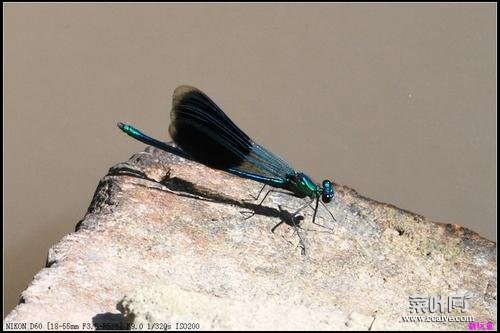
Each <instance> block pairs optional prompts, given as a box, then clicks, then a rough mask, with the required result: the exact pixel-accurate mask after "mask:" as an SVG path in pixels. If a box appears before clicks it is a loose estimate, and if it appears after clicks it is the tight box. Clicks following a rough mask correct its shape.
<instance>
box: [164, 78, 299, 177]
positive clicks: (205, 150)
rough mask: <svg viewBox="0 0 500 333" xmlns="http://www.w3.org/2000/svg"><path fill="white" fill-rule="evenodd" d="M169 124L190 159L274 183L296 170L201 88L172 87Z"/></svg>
mask: <svg viewBox="0 0 500 333" xmlns="http://www.w3.org/2000/svg"><path fill="white" fill-rule="evenodd" d="M170 118H171V124H170V127H169V131H170V135H171V136H172V139H173V140H174V142H175V143H176V145H177V146H179V147H180V148H181V149H182V151H184V152H185V153H187V154H188V155H189V156H191V157H192V159H193V160H195V161H197V162H200V163H203V164H205V165H208V166H210V167H212V168H216V169H222V170H226V171H229V172H231V173H234V174H237V175H239V176H242V177H245V178H250V179H254V180H257V181H261V182H264V183H270V182H271V183H272V184H271V185H273V186H278V185H279V184H285V183H286V181H287V180H286V179H287V176H289V175H293V174H295V171H294V170H293V169H292V168H291V167H290V166H289V165H288V164H287V163H286V162H285V161H283V160H282V159H281V158H280V157H278V156H276V155H274V154H273V153H271V152H269V151H268V150H267V149H265V148H264V147H262V146H260V145H258V144H256V143H255V142H253V141H252V140H251V139H250V138H249V137H248V135H246V134H245V133H244V132H243V131H242V130H240V129H239V128H238V127H237V126H236V125H235V124H234V123H233V122H232V121H231V119H229V117H227V116H226V114H225V113H224V112H223V111H222V110H221V109H220V108H219V107H218V106H217V105H216V104H215V103H214V102H213V101H212V100H211V99H210V98H208V97H207V96H206V95H205V94H204V93H203V92H201V91H200V90H198V89H196V88H193V87H189V86H180V87H178V88H177V89H176V90H175V91H174V96H173V105H172V111H171V114H170Z"/></svg>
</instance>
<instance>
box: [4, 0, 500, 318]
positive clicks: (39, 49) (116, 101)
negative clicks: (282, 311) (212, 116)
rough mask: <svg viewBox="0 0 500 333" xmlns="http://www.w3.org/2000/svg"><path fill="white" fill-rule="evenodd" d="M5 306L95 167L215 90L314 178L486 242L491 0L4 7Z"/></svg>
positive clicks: (72, 217)
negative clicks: (188, 99) (126, 127)
mask: <svg viewBox="0 0 500 333" xmlns="http://www.w3.org/2000/svg"><path fill="white" fill-rule="evenodd" d="M4 19H5V21H4V22H5V23H4V28H5V32H4V37H5V44H4V46H5V48H4V50H5V51H4V52H5V53H4V54H5V58H4V64H5V66H4V69H5V76H4V83H5V86H4V94H5V95H4V96H5V99H4V120H5V127H4V130H5V134H4V138H5V146H4V147H5V155H4V157H5V164H4V181H5V187H4V194H5V201H4V208H5V213H4V214H5V215H4V232H5V233H4V241H5V243H4V244H5V247H4V251H5V252H4V253H5V255H4V268H5V275H4V276H5V280H4V283H5V284H4V287H5V288H4V290H5V291H6V293H5V295H6V297H5V300H4V304H5V311H7V312H8V311H10V310H11V309H12V308H13V306H14V305H15V304H16V303H17V301H18V299H19V295H20V292H21V291H22V290H23V289H24V288H25V287H26V286H27V284H28V283H29V281H31V279H32V277H33V275H34V274H35V273H36V272H37V271H39V270H40V268H41V267H43V265H44V263H45V258H46V253H47V250H48V249H49V247H50V246H51V245H52V244H54V243H55V242H57V241H58V240H59V239H60V238H61V237H62V236H64V235H65V234H67V233H69V232H71V231H73V230H74V226H75V224H76V223H77V222H78V220H79V219H80V218H81V217H82V216H83V215H84V213H85V211H86V209H87V207H88V204H89V203H90V200H91V198H92V194H93V192H94V190H95V187H96V185H97V183H98V181H99V179H100V178H101V177H102V176H104V175H105V174H106V172H107V170H108V168H109V167H110V166H112V165H114V164H116V163H118V162H121V161H124V160H126V159H127V158H128V157H129V156H131V155H132V154H133V153H134V152H137V151H140V150H142V149H143V148H144V145H143V144H141V143H138V142H136V141H134V140H132V139H130V138H129V137H127V136H125V135H124V134H122V133H121V132H120V131H119V130H118V129H117V128H116V125H115V124H116V122H117V121H125V122H130V123H133V124H135V125H136V126H137V127H139V128H141V129H143V130H144V131H146V132H148V133H150V134H152V135H154V136H156V137H158V138H164V139H165V140H167V139H168V137H167V135H168V134H167V127H168V123H169V114H168V110H169V108H170V103H171V94H172V91H173V89H174V88H175V87H176V86H177V85H180V84H190V85H194V86H197V87H199V88H200V89H202V90H204V91H205V92H206V93H207V94H208V95H209V96H212V97H213V98H214V99H215V100H216V101H217V102H218V103H219V104H220V105H221V106H222V107H223V109H224V110H225V111H226V112H227V113H228V114H229V115H230V117H231V118H232V119H234V121H235V122H236V123H237V124H238V125H239V126H241V128H243V129H244V130H245V131H246V132H248V133H249V134H250V135H251V136H252V137H254V138H255V139H256V141H258V142H260V143H262V144H264V145H265V146H267V147H268V148H269V149H270V150H272V151H274V152H277V153H278V154H280V155H281V156H283V157H284V158H285V159H287V160H288V161H289V162H291V164H292V165H294V166H295V167H296V168H297V169H299V170H305V171H307V173H308V174H310V175H311V176H313V177H314V178H316V179H323V178H332V179H333V180H334V181H336V182H339V183H343V184H346V185H349V186H352V187H354V188H355V189H357V190H358V191H359V192H360V193H362V194H364V195H367V196H369V197H372V198H374V199H377V200H380V201H385V202H390V203H393V204H395V205H397V206H399V207H402V208H405V209H409V210H411V211H414V212H417V213H420V214H423V215H425V216H427V217H429V218H431V219H433V220H436V221H441V222H450V223H458V224H461V225H464V226H466V227H468V228H471V229H473V230H475V231H477V232H479V233H480V234H482V235H483V236H485V237H487V238H490V239H493V240H495V239H496V236H495V229H496V228H495V226H496V222H495V221H496V185H495V184H496V141H495V140H496V74H495V73H496V5H495V4H472V5H471V4H459V5H457V4H444V5H429V4H417V5H407V4H406V5H401V4H400V5H383V4H375V5H366V4H355V5H347V4H320V5H318V4H315V5H310V4H308V5H302V4H288V5H285V4H267V5H266V4H260V5H246V4H232V5H221V4H216V5H214V4H212V5H199V4H185V5H181V4H163V5H136V4H123V5H84V4H66V5H48V4H44V5H34V4H23V5H18V4H7V5H4Z"/></svg>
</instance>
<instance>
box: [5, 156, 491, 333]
mask: <svg viewBox="0 0 500 333" xmlns="http://www.w3.org/2000/svg"><path fill="white" fill-rule="evenodd" d="M260 188H261V185H260V184H258V183H256V182H252V181H249V180H243V179H241V178H238V177H235V176H232V175H229V174H226V173H224V172H221V171H217V170H213V169H209V168H207V167H204V166H203V165H200V164H196V163H192V162H189V161H186V160H184V159H182V158H179V157H176V156H173V155H171V154H168V153H165V152H162V151H160V150H157V149H154V148H147V149H146V151H145V152H141V153H138V154H136V155H134V156H133V157H132V158H131V159H130V160H129V161H127V162H125V163H121V164H118V165H116V166H114V167H113V168H111V169H110V171H109V173H108V175H107V176H105V177H104V178H103V179H102V180H101V182H100V183H99V186H98V188H97V190H96V193H95V196H94V198H93V201H92V203H91V205H90V207H89V210H88V212H87V214H86V215H85V217H84V219H83V220H82V221H80V222H79V223H78V225H77V228H76V232H75V233H72V234H70V235H67V236H66V237H64V238H63V239H62V240H61V241H60V242H59V243H58V244H56V245H55V246H53V247H52V248H51V249H50V251H49V254H48V259H47V267H46V268H44V269H42V270H41V271H40V272H39V273H38V274H37V275H36V276H35V277H34V280H33V281H32V283H31V284H30V286H29V287H28V288H27V289H26V290H25V291H24V292H23V293H22V297H21V302H20V304H19V305H18V306H17V307H16V308H15V309H14V310H13V311H12V312H11V313H10V314H9V315H8V316H7V317H6V318H5V320H4V327H7V328H12V327H13V326H12V325H14V324H22V323H28V327H27V328H29V323H41V324H42V325H43V327H44V328H47V324H48V323H51V324H54V325H55V324H57V325H60V326H57V327H56V326H53V327H51V328H59V329H63V328H64V327H63V326H62V325H63V324H64V323H66V324H71V325H78V328H80V329H85V328H89V327H91V328H144V329H147V328H153V329H166V328H167V329H176V328H191V329H197V328H198V326H197V325H199V328H200V329H336V330H343V329H347V330H369V329H372V330H382V329H467V322H444V323H443V322H441V323H437V322H427V323H407V322H403V320H402V317H403V316H408V315H415V314H412V313H410V300H409V297H413V296H416V295H417V296H420V297H422V299H427V300H429V297H430V298H431V300H432V299H433V300H436V299H437V300H440V298H439V297H442V299H443V300H444V301H445V303H444V307H445V308H444V310H443V313H440V312H439V311H438V312H434V313H433V314H432V315H444V316H449V315H468V316H474V319H475V321H479V322H486V321H491V322H493V324H494V327H495V328H496V312H497V305H496V284H497V282H496V281H497V280H496V244H495V243H493V242H491V241H488V240H486V239H484V238H481V237H480V236H479V235H478V234H476V233H475V232H472V231H470V230H468V229H465V228H462V227H460V226H458V225H453V224H440V223H434V222H431V221H428V220H427V219H425V218H424V217H422V216H419V215H415V214H413V213H410V212H407V211H403V210H401V209H398V208H396V207H394V206H392V205H388V204H383V203H379V202H376V201H373V200H370V199H368V198H365V197H363V196H361V195H359V194H358V193H356V192H355V191H354V190H352V189H350V188H348V187H345V186H341V185H336V190H337V194H336V197H335V199H334V201H333V202H332V203H330V204H328V208H329V209H330V210H331V212H332V213H333V214H334V216H335V217H336V221H333V220H332V219H331V218H330V217H329V215H328V213H327V212H325V211H324V209H322V208H320V211H319V213H318V219H317V220H318V223H320V224H322V225H323V227H321V226H317V225H315V224H312V223H311V217H312V210H311V209H309V210H306V211H304V213H303V216H304V218H303V219H302V220H301V221H300V233H301V235H302V237H303V239H304V242H305V245H306V253H305V255H304V254H302V253H301V248H300V247H299V246H298V237H297V235H296V234H295V232H294V228H293V227H292V226H291V225H290V212H293V211H294V210H295V209H297V208H298V207H300V206H301V204H303V202H304V200H303V199H299V198H295V197H291V196H289V195H286V194H282V193H272V194H270V196H269V197H268V199H266V201H265V202H264V204H263V206H261V207H259V206H258V205H257V203H256V202H255V201H252V200H251V195H256V194H257V193H258V191H259V190H260ZM242 211H243V213H242ZM248 211H255V212H256V214H255V215H254V216H252V217H251V218H248V219H245V217H246V216H247V215H246V214H245V212H248ZM283 222H284V223H283ZM453 295H458V296H465V295H467V298H468V299H467V302H468V305H467V307H468V309H467V310H466V312H464V313H461V312H460V310H458V309H455V310H453V311H452V312H448V308H447V303H446V301H448V297H451V296H453ZM428 312H429V311H427V313H426V314H423V315H424V316H425V315H429V313H428ZM179 324H180V325H181V327H179V326H176V325H179ZM9 325H11V326H9ZM87 325H88V326H87ZM126 325H129V326H126ZM168 325H170V326H168ZM182 325H188V326H182ZM189 325H191V326H189ZM49 328H50V327H49ZM66 328H68V327H66ZM69 328H76V326H72V327H69Z"/></svg>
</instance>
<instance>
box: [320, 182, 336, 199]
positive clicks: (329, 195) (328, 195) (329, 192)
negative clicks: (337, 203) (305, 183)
mask: <svg viewBox="0 0 500 333" xmlns="http://www.w3.org/2000/svg"><path fill="white" fill-rule="evenodd" d="M334 195H335V191H334V190H333V185H332V182H331V181H329V180H323V193H322V195H321V200H323V202H324V203H328V202H330V201H332V199H333V196H334Z"/></svg>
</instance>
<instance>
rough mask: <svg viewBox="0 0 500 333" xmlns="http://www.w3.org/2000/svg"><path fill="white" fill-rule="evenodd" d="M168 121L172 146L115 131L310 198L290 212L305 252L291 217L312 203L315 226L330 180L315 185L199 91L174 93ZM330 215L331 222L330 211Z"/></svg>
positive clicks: (330, 196)
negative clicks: (252, 136) (247, 133)
mask: <svg viewBox="0 0 500 333" xmlns="http://www.w3.org/2000/svg"><path fill="white" fill-rule="evenodd" d="M170 120H171V123H170V126H169V133H170V136H171V137H172V139H173V141H174V142H175V144H176V146H173V145H170V144H167V143H164V142H161V141H158V140H156V139H154V138H152V137H149V136H147V135H146V134H144V133H142V132H141V131H139V130H138V129H136V128H134V127H133V126H131V125H128V124H123V123H118V127H119V128H120V129H121V130H122V131H123V132H125V133H126V134H128V135H129V136H131V137H133V138H134V139H137V140H139V141H141V142H144V143H146V144H148V145H151V146H154V147H157V148H159V149H162V150H165V151H167V152H169V153H173V154H175V155H178V156H181V157H184V158H187V159H189V160H192V161H195V162H198V163H201V164H204V165H206V166H208V167H211V168H214V169H219V170H223V171H226V172H229V173H231V174H233V175H236V176H239V177H242V178H246V179H251V180H254V181H257V182H259V183H262V184H264V187H265V186H266V185H269V186H271V187H273V188H275V189H282V190H285V191H286V193H288V194H291V195H294V196H296V197H299V198H309V200H308V201H307V202H306V203H305V204H304V205H303V206H301V207H300V208H299V209H298V210H297V211H296V212H295V213H293V214H292V220H293V221H292V222H293V225H294V227H295V230H296V232H297V235H298V236H299V239H300V242H301V244H302V250H303V253H304V251H305V246H304V243H303V240H302V238H301V236H300V234H299V232H298V228H297V224H296V222H295V219H294V218H295V217H296V216H297V215H298V214H299V212H300V211H302V210H303V209H305V208H307V207H308V206H310V205H311V204H312V203H313V202H315V208H314V215H313V223H314V221H315V219H316V213H317V210H318V204H319V203H320V202H321V203H322V204H323V206H324V207H325V208H326V206H325V205H324V203H328V202H330V201H331V200H332V199H333V197H334V193H335V191H334V188H333V184H332V182H331V181H330V180H323V182H322V183H321V185H319V184H316V183H315V182H314V181H313V180H312V179H311V178H310V177H309V176H307V175H306V174H304V173H302V172H297V171H295V170H294V169H293V168H292V167H291V166H290V165H289V164H288V163H287V162H285V161H284V160H283V159H281V158H280V157H278V156H277V155H275V154H273V153H271V152H270V151H268V150H267V149H266V148H264V147H262V146H261V145H259V144H257V143H255V142H254V141H253V140H252V139H251V138H250V137H249V136H248V135H246V134H245V133H244V132H243V131H242V130H241V129H239V128H238V127H237V126H236V125H235V124H234V123H233V122H232V121H231V119H229V117H228V116H227V115H226V114H225V113H224V112H223V111H222V110H221V109H220V108H219V107H218V106H217V104H215V102H213V101H212V100H211V99H210V98H209V97H208V96H207V95H205V94H204V93H203V92H202V91H201V90H199V89H197V88H194V87H191V86H186V85H183V86H179V87H177V88H176V89H175V91H174V94H173V102H172V110H171V113H170ZM264 187H263V188H262V189H261V191H260V192H259V195H258V196H257V198H256V200H258V198H259V197H260V194H261V193H262V191H263V189H264ZM272 191H274V190H273V189H272V190H270V191H268V192H267V193H266V195H265V196H264V198H263V199H262V201H261V202H260V203H259V205H261V204H262V203H263V201H264V200H265V198H266V197H267V196H268V194H269V193H270V192H272ZM326 209H327V208H326ZM327 210H328V209H327ZM328 212H329V213H330V211H328ZM330 215H331V216H332V218H333V219H334V220H335V218H334V217H333V215H332V214H331V213H330Z"/></svg>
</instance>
